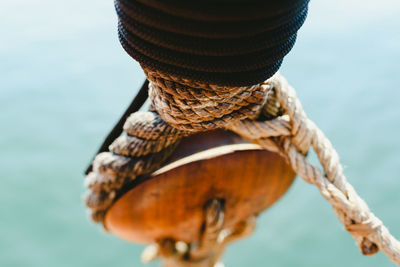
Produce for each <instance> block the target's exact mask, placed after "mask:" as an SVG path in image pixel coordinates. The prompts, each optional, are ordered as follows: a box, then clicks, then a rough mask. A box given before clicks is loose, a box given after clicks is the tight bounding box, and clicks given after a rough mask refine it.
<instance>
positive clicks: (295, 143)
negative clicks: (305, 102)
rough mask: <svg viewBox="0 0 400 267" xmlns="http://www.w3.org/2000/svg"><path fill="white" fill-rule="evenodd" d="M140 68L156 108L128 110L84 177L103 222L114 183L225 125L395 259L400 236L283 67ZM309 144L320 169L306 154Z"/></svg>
mask: <svg viewBox="0 0 400 267" xmlns="http://www.w3.org/2000/svg"><path fill="white" fill-rule="evenodd" d="M145 72H146V75H147V77H148V79H149V80H150V82H151V83H150V86H149V96H150V99H151V101H152V107H153V108H154V109H155V110H156V111H157V112H137V113H134V114H132V115H131V117H130V118H128V120H127V122H126V124H125V126H124V130H125V133H126V134H127V135H128V136H122V137H120V138H118V139H117V140H116V141H115V142H114V143H113V144H112V145H111V146H110V150H111V152H105V153H102V154H99V155H98V156H97V157H96V159H95V161H94V164H93V166H94V169H93V172H92V173H90V174H89V175H88V176H87V178H86V184H87V186H88V188H89V191H88V194H87V196H86V198H85V199H86V204H87V206H88V207H89V208H90V209H91V212H92V218H93V220H95V221H99V222H101V221H102V220H103V218H104V214H105V212H106V211H107V209H108V208H109V207H110V206H111V205H112V203H113V202H114V201H115V199H116V197H117V195H118V193H119V190H120V189H121V188H122V187H123V186H124V185H125V184H127V183H128V182H130V181H132V180H134V179H135V178H136V177H137V176H139V175H143V174H146V173H149V172H151V171H153V170H155V169H156V168H157V166H158V165H159V164H160V163H161V162H162V161H163V160H165V159H166V157H167V156H168V155H169V154H170V153H171V151H172V150H173V148H174V146H176V144H177V143H178V141H179V139H180V138H181V137H182V136H184V135H187V134H189V133H192V132H197V131H206V130H210V129H215V128H222V127H223V128H227V129H230V130H232V131H234V132H236V133H238V134H240V135H241V136H243V137H244V138H246V139H248V140H250V141H251V142H253V143H257V144H259V145H260V146H262V147H263V148H265V149H268V150H271V151H275V152H278V153H280V154H281V155H282V156H283V157H284V158H285V159H286V160H287V161H288V162H289V163H290V165H291V166H292V168H293V170H295V171H296V172H297V173H298V174H299V175H300V176H301V177H302V178H303V179H304V180H305V181H306V182H308V183H311V184H314V185H316V186H317V188H318V189H319V191H320V193H321V194H322V196H323V197H324V198H326V199H327V200H328V201H329V202H330V203H331V205H332V207H333V209H334V211H335V213H336V214H337V216H338V217H339V220H340V221H341V222H342V223H343V224H344V226H345V228H346V230H348V231H349V232H350V234H351V235H352V236H353V237H354V238H355V240H356V242H357V244H358V245H359V246H360V248H361V251H362V253H363V254H365V255H372V254H374V253H376V252H377V251H378V250H379V249H380V250H382V251H383V252H384V253H385V254H386V255H387V256H388V257H389V258H390V259H391V260H392V261H393V262H395V263H397V264H399V265H400V243H399V241H397V240H396V239H395V238H394V237H393V236H392V235H391V234H390V232H389V230H388V229H387V228H386V227H385V226H384V225H383V223H382V222H381V221H380V220H379V219H378V218H377V217H376V216H375V215H374V214H373V213H372V212H371V211H370V210H369V208H368V206H367V205H366V203H365V202H364V201H363V200H362V199H361V198H360V197H359V196H358V194H357V193H356V192H355V190H354V188H353V187H352V186H351V185H350V184H349V183H348V182H347V180H346V178H345V176H344V174H343V168H342V166H341V164H340V162H339V156H338V154H337V153H336V151H335V150H334V148H333V146H332V144H331V143H330V142H329V140H328V139H327V138H326V137H325V135H324V134H323V133H322V131H321V130H320V129H319V128H318V127H317V126H316V125H315V124H314V123H313V122H312V121H310V120H309V119H308V118H307V116H306V114H305V112H304V110H303V108H302V106H301V103H300V101H299V99H298V98H297V97H296V93H295V91H294V89H293V88H291V87H290V86H289V85H288V83H287V81H286V80H285V79H284V78H283V77H282V76H281V75H279V74H276V75H275V76H274V77H272V78H270V79H269V80H267V81H266V82H264V83H261V84H258V85H254V86H248V87H221V86H214V85H208V84H201V83H196V82H193V81H190V80H185V79H180V78H179V79H178V78H176V77H173V76H166V75H165V74H162V73H157V72H154V71H150V70H146V69H145ZM255 119H257V120H255ZM310 148H313V150H314V151H315V153H316V154H317V156H318V158H319V161H320V163H321V166H322V170H321V169H320V168H318V167H316V166H314V165H312V164H311V163H310V162H309V161H308V160H307V158H306V156H305V155H306V153H307V151H308V150H309V149H310ZM167 243H168V242H167ZM165 253H166V252H165V251H164V254H165ZM161 254H162V253H161Z"/></svg>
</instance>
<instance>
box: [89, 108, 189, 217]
mask: <svg viewBox="0 0 400 267" xmlns="http://www.w3.org/2000/svg"><path fill="white" fill-rule="evenodd" d="M124 131H125V133H126V135H122V136H120V137H118V138H117V139H116V140H115V141H114V142H113V143H112V144H111V145H110V148H109V149H110V152H103V153H100V154H98V155H97V156H96V158H95V159H94V161H93V171H92V172H91V173H89V174H88V175H87V176H86V179H85V185H86V187H87V188H88V190H87V192H86V194H85V196H84V200H85V203H86V206H87V207H88V208H89V209H90V214H91V217H92V219H93V221H95V222H101V223H102V222H103V221H104V216H105V213H106V212H107V210H108V208H109V207H110V206H111V205H112V204H113V203H114V201H115V199H116V198H117V196H118V193H119V191H120V189H121V188H122V187H123V186H124V185H126V184H128V183H129V182H131V181H133V180H135V179H136V178H137V177H138V176H140V175H144V174H148V173H151V172H152V171H154V170H156V169H157V167H158V166H160V165H161V163H163V162H164V161H165V160H166V159H167V157H168V156H169V155H170V154H171V153H172V152H173V151H174V149H175V147H176V146H177V144H178V143H179V140H180V138H181V136H183V135H184V133H183V132H182V131H180V130H177V129H176V128H173V127H171V126H170V125H168V124H167V123H166V122H165V121H163V120H162V119H161V118H160V116H159V115H158V114H157V113H156V112H136V113H133V114H132V115H131V116H130V117H128V119H127V121H126V122H125V125H124Z"/></svg>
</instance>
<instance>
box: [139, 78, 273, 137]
mask: <svg viewBox="0 0 400 267" xmlns="http://www.w3.org/2000/svg"><path fill="white" fill-rule="evenodd" d="M146 75H147V78H148V79H149V81H150V85H149V97H150V99H151V103H152V106H153V107H154V108H155V109H156V110H157V112H158V113H159V114H160V116H161V117H162V118H163V120H165V121H166V122H167V123H168V124H170V125H171V126H173V127H175V128H177V129H179V130H182V131H187V132H198V131H207V130H213V129H217V128H223V127H225V126H226V125H227V124H228V123H230V122H232V121H237V120H243V119H246V118H255V117H257V115H258V114H259V113H260V111H261V108H262V106H263V105H264V104H265V101H266V99H267V93H268V91H269V90H270V89H271V86H270V85H269V84H268V83H266V82H264V83H261V84H257V85H252V86H241V87H221V86H215V85H209V84H201V83H196V82H194V81H187V80H182V79H178V78H176V77H173V76H166V75H162V74H160V73H154V72H152V71H149V70H147V71H146Z"/></svg>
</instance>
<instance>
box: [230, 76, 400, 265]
mask: <svg viewBox="0 0 400 267" xmlns="http://www.w3.org/2000/svg"><path fill="white" fill-rule="evenodd" d="M269 82H270V83H271V84H272V85H273V88H274V90H273V93H275V97H276V99H277V100H278V101H279V102H278V105H280V108H281V111H282V113H283V114H284V115H282V116H279V117H277V118H275V119H273V120H267V121H263V122H259V121H253V120H249V119H246V120H242V121H236V122H234V123H231V124H229V125H227V128H228V129H231V130H233V131H235V132H237V133H239V134H240V135H241V136H243V137H244V138H246V139H248V140H250V141H252V142H254V143H258V144H260V145H261V146H263V147H264V148H266V149H270V148H271V146H274V145H275V149H274V150H277V151H279V152H280V154H281V155H283V156H284V157H285V158H286V159H287V160H288V162H289V163H290V165H291V166H292V168H293V170H294V171H295V172H296V173H298V174H299V175H300V176H301V177H302V178H303V179H304V180H305V181H306V182H308V183H311V184H314V185H315V186H317V188H318V189H319V191H320V193H321V195H322V196H323V197H324V198H325V199H327V200H328V201H329V202H330V203H331V205H332V207H333V209H334V211H335V213H336V214H337V216H338V217H339V220H340V221H341V222H342V223H343V224H344V226H345V228H346V230H347V231H349V232H350V234H351V235H352V236H353V237H354V238H355V239H356V242H357V243H358V245H359V246H360V248H361V251H362V253H363V254H366V255H372V254H374V253H376V252H377V251H378V250H379V249H380V250H382V251H383V252H384V253H385V254H386V255H387V256H388V258H389V259H390V260H392V261H393V262H395V263H396V264H398V265H400V242H399V241H398V240H396V239H395V238H394V237H393V236H392V235H391V234H390V232H389V230H388V229H387V228H386V227H385V226H384V225H383V223H382V221H381V220H379V219H378V218H377V217H376V216H375V215H374V214H373V213H372V212H371V211H370V210H369V208H368V206H367V204H366V203H365V202H364V200H362V199H361V198H360V196H359V195H358V194H357V193H356V191H355V190H354V188H353V187H352V186H351V185H350V184H349V183H348V182H347V180H346V177H345V176H344V174H343V168H342V166H341V164H340V162H339V156H338V154H337V152H336V151H335V149H334V148H333V146H332V144H331V143H330V142H329V140H328V139H327V138H326V137H325V135H324V134H323V133H322V131H321V130H320V129H319V128H318V127H317V126H316V125H315V124H314V123H313V122H312V121H310V120H309V119H308V118H307V116H306V114H305V113H304V111H303V109H302V106H301V103H300V101H299V100H298V98H297V97H296V94H295V91H294V89H293V88H292V87H290V86H289V85H288V83H287V81H286V80H285V79H284V78H283V77H282V76H280V75H279V74H277V75H275V76H274V77H273V78H271V79H270V80H269ZM275 106H276V105H275ZM288 118H289V121H288ZM267 139H269V140H272V141H273V142H266V140H267ZM265 143H267V144H265ZM309 145H311V146H312V148H313V149H314V151H315V152H316V154H317V156H318V158H319V161H320V163H321V166H322V168H323V171H324V172H322V171H321V170H320V169H319V168H318V167H316V166H314V165H312V164H311V163H310V162H309V161H308V160H307V158H306V156H305V155H304V152H305V151H307V149H308V146H309Z"/></svg>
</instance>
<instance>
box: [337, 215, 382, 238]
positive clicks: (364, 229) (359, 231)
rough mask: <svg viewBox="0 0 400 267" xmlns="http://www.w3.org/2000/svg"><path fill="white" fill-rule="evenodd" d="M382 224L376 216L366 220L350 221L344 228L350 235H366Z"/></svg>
mask: <svg viewBox="0 0 400 267" xmlns="http://www.w3.org/2000/svg"><path fill="white" fill-rule="evenodd" d="M381 225H382V222H381V221H380V220H379V219H377V218H370V219H368V220H366V221H363V222H360V223H357V222H354V221H352V223H351V224H348V225H345V227H346V230H347V231H349V232H350V233H351V234H352V235H355V236H361V237H367V236H368V235H370V234H371V232H375V231H376V229H377V228H378V227H380V226H381Z"/></svg>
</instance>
